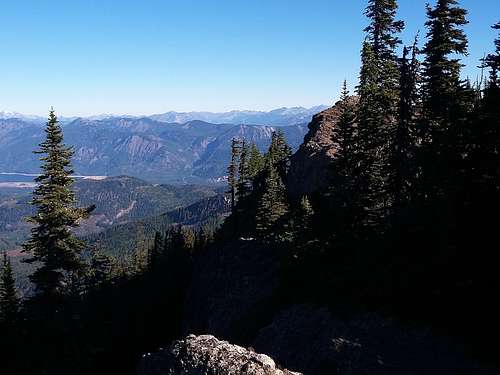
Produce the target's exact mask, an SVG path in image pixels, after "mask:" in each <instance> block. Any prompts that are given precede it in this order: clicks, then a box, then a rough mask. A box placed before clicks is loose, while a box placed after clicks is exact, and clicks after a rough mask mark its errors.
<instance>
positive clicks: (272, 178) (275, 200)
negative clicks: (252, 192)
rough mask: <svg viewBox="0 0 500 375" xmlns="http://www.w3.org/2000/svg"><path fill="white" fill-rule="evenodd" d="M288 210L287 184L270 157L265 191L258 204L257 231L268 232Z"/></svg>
mask: <svg viewBox="0 0 500 375" xmlns="http://www.w3.org/2000/svg"><path fill="white" fill-rule="evenodd" d="M288 211H289V208H288V202H287V198H286V190H285V185H284V184H283V181H282V179H281V177H280V175H279V172H278V170H277V168H276V166H274V165H273V164H272V162H271V159H269V160H268V161H267V167H266V179H265V182H264V192H263V194H262V197H261V198H260V200H259V203H258V206H257V215H256V229H257V232H259V233H261V234H262V233H266V232H268V231H269V230H270V229H271V228H272V227H273V226H274V224H276V222H277V221H278V220H279V219H280V218H281V217H282V216H284V215H285V214H286V213H287V212H288Z"/></svg>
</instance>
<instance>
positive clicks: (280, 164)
mask: <svg viewBox="0 0 500 375" xmlns="http://www.w3.org/2000/svg"><path fill="white" fill-rule="evenodd" d="M290 156H292V149H291V148H290V146H288V144H287V142H286V139H285V134H284V133H283V131H282V130H281V129H280V130H278V131H277V132H273V133H272V135H271V144H270V145H269V149H268V151H267V154H266V162H269V163H271V164H273V165H275V166H276V167H277V168H278V170H279V173H280V174H281V175H282V176H284V175H285V174H286V173H287V172H288V164H289V161H290Z"/></svg>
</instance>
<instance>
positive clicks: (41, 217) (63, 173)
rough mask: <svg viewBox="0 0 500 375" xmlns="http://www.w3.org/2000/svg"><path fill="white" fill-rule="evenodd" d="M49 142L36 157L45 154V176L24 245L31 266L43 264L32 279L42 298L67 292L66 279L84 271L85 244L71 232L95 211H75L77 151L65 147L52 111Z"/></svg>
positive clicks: (34, 193) (39, 189)
mask: <svg viewBox="0 0 500 375" xmlns="http://www.w3.org/2000/svg"><path fill="white" fill-rule="evenodd" d="M45 132H46V134H47V135H46V140H45V141H44V142H42V143H41V144H40V149H39V150H38V151H35V153H36V154H42V155H44V156H42V157H41V158H40V160H41V161H42V162H43V165H42V174H41V175H40V176H38V177H37V178H36V179H35V181H36V182H37V183H38V186H37V188H36V189H35V191H34V192H33V200H32V204H33V205H35V206H36V208H37V212H36V214H35V215H34V216H32V217H30V218H29V221H30V222H31V223H33V224H34V225H35V226H34V228H33V229H31V237H30V239H29V240H28V241H27V242H26V243H25V244H24V245H23V251H24V252H26V253H29V254H30V255H31V258H30V259H29V260H28V262H40V263H41V266H40V267H39V268H38V269H37V270H36V271H35V272H34V273H33V274H32V275H31V276H30V280H31V281H32V282H33V283H34V284H35V287H36V291H37V293H38V294H39V295H43V296H46V297H49V296H56V295H59V294H60V293H61V292H62V291H63V289H64V282H65V277H66V276H68V275H69V274H77V273H78V272H80V271H81V270H82V268H83V266H82V265H83V263H82V261H81V259H80V257H79V253H80V252H81V250H82V249H83V248H84V247H85V244H84V242H83V241H82V240H80V239H78V238H76V236H75V235H74V234H73V232H72V231H71V229H72V228H75V227H77V226H78V225H79V222H80V221H81V220H82V219H85V218H87V217H88V216H89V214H90V212H91V211H92V209H93V207H90V208H77V207H75V206H74V205H75V195H74V192H73V191H72V190H71V185H72V184H73V182H74V180H73V178H72V177H71V174H72V173H73V170H72V169H71V157H72V155H73V150H72V149H71V148H69V147H66V146H65V145H64V143H63V132H62V129H61V127H60V125H59V122H58V121H57V117H56V115H55V113H54V111H53V110H51V111H50V115H49V119H48V122H47V127H46V129H45Z"/></svg>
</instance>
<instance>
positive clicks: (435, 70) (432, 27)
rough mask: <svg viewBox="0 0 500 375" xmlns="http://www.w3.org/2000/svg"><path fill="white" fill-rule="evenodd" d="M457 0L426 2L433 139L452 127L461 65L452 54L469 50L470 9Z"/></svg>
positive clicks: (426, 99)
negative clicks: (465, 27)
mask: <svg viewBox="0 0 500 375" xmlns="http://www.w3.org/2000/svg"><path fill="white" fill-rule="evenodd" d="M457 4H458V1H457V0H438V1H437V4H436V6H435V7H434V8H432V7H431V6H430V5H428V6H427V17H428V20H427V22H426V26H427V28H428V32H427V43H426V44H425V47H424V49H423V53H424V54H425V56H426V57H425V61H424V64H423V66H424V70H423V90H422V91H423V92H422V97H423V110H424V118H425V120H426V122H427V127H428V131H429V134H428V137H430V138H431V139H432V138H436V137H439V136H440V133H441V132H442V131H446V130H447V129H448V128H449V126H450V122H451V119H452V118H453V110H454V108H455V104H456V97H457V92H458V90H459V88H460V70H461V67H462V65H461V63H460V60H459V59H458V58H451V57H450V55H452V54H459V55H465V54H467V46H468V43H467V37H466V36H465V33H464V32H463V30H462V29H461V27H462V26H464V25H466V24H467V23H468V22H467V20H466V15H467V11H466V10H465V9H463V8H460V7H459V6H457Z"/></svg>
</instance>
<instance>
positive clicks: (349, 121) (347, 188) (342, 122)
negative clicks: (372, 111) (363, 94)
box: [331, 81, 359, 210]
mask: <svg viewBox="0 0 500 375" xmlns="http://www.w3.org/2000/svg"><path fill="white" fill-rule="evenodd" d="M337 106H338V109H339V115H338V120H337V123H336V126H335V128H334V130H333V134H332V136H333V141H334V142H335V143H336V145H337V147H336V153H335V159H334V161H333V163H332V169H333V173H332V175H333V177H332V191H331V193H332V195H333V200H334V206H335V209H337V210H342V209H344V208H346V207H349V208H352V206H354V205H356V202H355V200H356V194H357V191H356V189H357V183H356V178H357V175H358V172H359V171H358V168H357V165H358V157H359V155H358V153H359V150H358V149H357V146H358V139H357V132H356V110H357V108H356V105H355V103H354V101H353V100H352V98H351V97H350V95H349V90H348V89H347V82H346V81H344V84H343V87H342V93H341V97H340V101H339V103H338V104H337Z"/></svg>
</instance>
